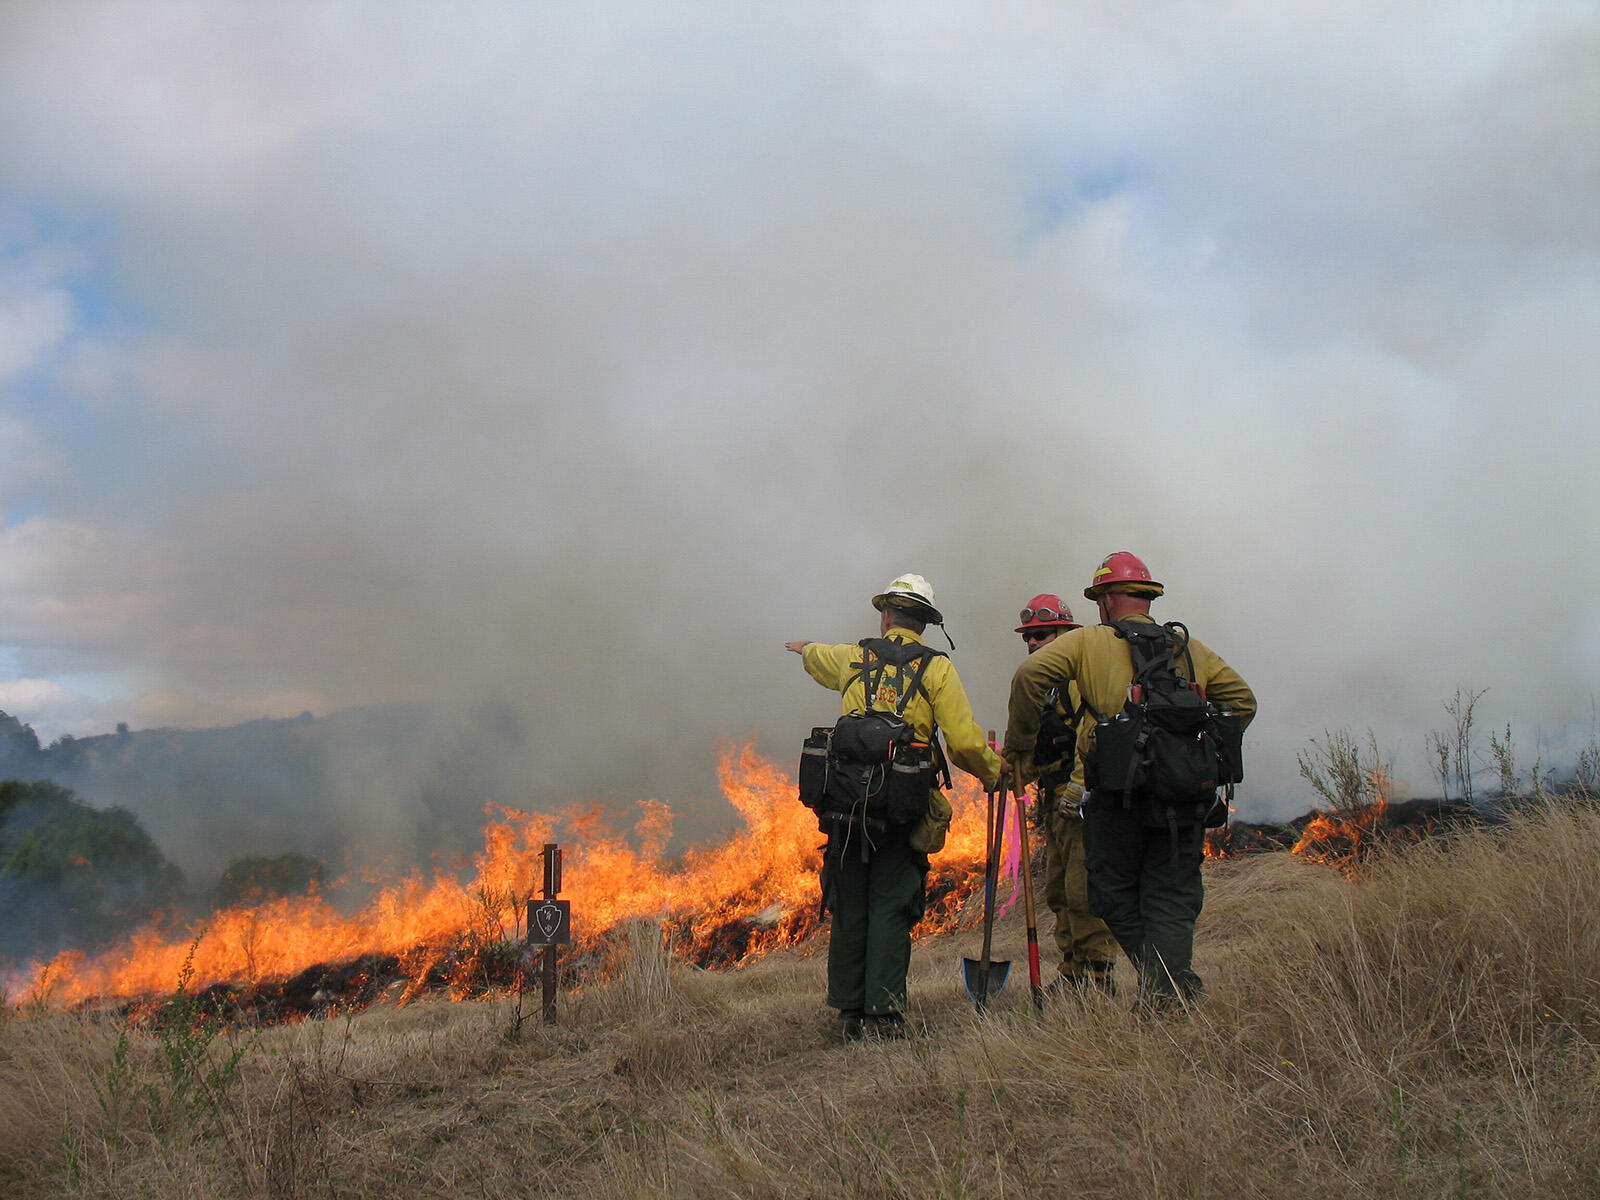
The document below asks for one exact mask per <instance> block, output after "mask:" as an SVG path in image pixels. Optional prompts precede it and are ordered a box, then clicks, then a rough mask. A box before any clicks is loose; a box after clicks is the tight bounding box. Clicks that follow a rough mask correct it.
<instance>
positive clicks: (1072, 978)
mask: <svg viewBox="0 0 1600 1200" xmlns="http://www.w3.org/2000/svg"><path fill="white" fill-rule="evenodd" d="M1020 620H1021V621H1022V624H1021V625H1018V626H1017V628H1016V632H1017V633H1020V634H1021V635H1022V644H1023V645H1024V646H1026V647H1027V648H1028V653H1029V654H1032V653H1034V651H1036V650H1038V649H1040V648H1041V647H1043V646H1048V645H1049V644H1050V643H1051V642H1053V641H1055V640H1056V638H1057V636H1059V635H1060V634H1063V633H1066V632H1067V631H1068V630H1069V629H1078V628H1081V627H1080V626H1079V624H1078V623H1077V622H1076V621H1074V620H1073V619H1072V610H1071V609H1070V608H1068V607H1067V606H1066V605H1065V604H1063V603H1062V601H1061V597H1060V596H1057V595H1055V594H1054V593H1051V592H1041V593H1040V594H1039V595H1037V596H1035V597H1034V598H1033V599H1032V600H1029V601H1028V603H1027V605H1026V607H1024V608H1023V610H1022V612H1021V614H1020ZM1080 716H1081V714H1080V712H1079V704H1078V687H1077V684H1075V683H1072V682H1070V681H1069V682H1068V683H1067V684H1066V685H1065V686H1062V687H1053V688H1051V689H1050V690H1049V691H1048V692H1046V693H1045V703H1044V709H1043V711H1042V712H1041V714H1040V719H1039V734H1038V737H1037V739H1036V740H1035V742H1034V749H1033V771H1034V772H1036V774H1037V797H1038V798H1037V803H1036V804H1035V806H1034V812H1035V814H1036V816H1037V820H1038V822H1039V824H1040V826H1041V827H1042V828H1043V830H1044V835H1045V837H1044V841H1045V856H1044V863H1045V867H1044V899H1045V903H1046V904H1048V905H1049V906H1050V911H1051V912H1053V913H1055V916H1056V928H1055V940H1056V948H1057V949H1058V950H1060V951H1061V966H1060V968H1059V969H1058V974H1057V976H1056V982H1055V984H1054V985H1052V986H1053V988H1054V989H1055V990H1062V989H1065V988H1097V989H1099V990H1101V991H1104V992H1106V993H1108V994H1112V993H1115V991H1116V985H1115V983H1114V982H1113V974H1112V973H1113V971H1114V970H1115V968H1116V964H1117V939H1116V938H1114V937H1112V936H1111V931H1110V930H1109V929H1107V928H1106V923H1105V922H1104V921H1102V920H1100V918H1099V917H1097V916H1095V915H1094V914H1093V913H1092V912H1090V911H1089V873H1088V870H1087V869H1086V866H1085V863H1084V851H1083V813H1082V810H1081V808H1080V807H1079V804H1078V801H1079V800H1081V799H1082V797H1083V786H1082V783H1083V769H1082V767H1081V766H1080V765H1079V763H1078V747H1077V738H1076V728H1077V722H1078V720H1079V718H1080Z"/></svg>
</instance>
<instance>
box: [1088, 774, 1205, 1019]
mask: <svg viewBox="0 0 1600 1200" xmlns="http://www.w3.org/2000/svg"><path fill="white" fill-rule="evenodd" d="M1141 811H1142V806H1141V805H1140V803H1139V802H1138V800H1135V801H1134V804H1133V806H1132V807H1131V808H1124V807H1123V805H1122V796H1121V795H1120V794H1110V795H1108V794H1105V793H1093V794H1091V795H1090V797H1089V799H1088V802H1087V803H1085V805H1084V809H1083V815H1084V834H1085V836H1086V838H1087V850H1088V854H1087V858H1088V864H1089V907H1090V908H1091V909H1092V910H1093V911H1094V914H1095V916H1097V917H1099V918H1100V919H1101V920H1103V921H1104V922H1105V923H1106V925H1107V926H1108V927H1109V928H1110V930H1111V932H1112V934H1113V936H1115V937H1116V939H1117V944H1118V945H1120V946H1121V947H1122V949H1123V952H1124V953H1125V954H1127V956H1128V958H1129V959H1130V960H1132V962H1133V965H1134V966H1135V967H1136V968H1137V969H1138V972H1139V1002H1140V1003H1141V1004H1144V1005H1154V1006H1160V1005H1163V1004H1165V1003H1168V1002H1170V1001H1172V1000H1174V999H1176V998H1178V997H1182V998H1183V999H1186V1000H1187V999H1191V998H1194V997H1198V996H1199V994H1200V992H1201V990H1202V985H1201V981H1200V976H1198V975H1196V974H1195V971H1194V926H1195V922H1196V921H1197V920H1199V918H1200V908H1201V905H1202V904H1203V903H1204V902H1205V885H1204V883H1202V882H1201V879H1200V862H1201V860H1202V858H1203V857H1204V853H1203V851H1202V849H1201V845H1200V840H1199V839H1198V838H1197V837H1196V836H1195V830H1194V827H1193V826H1180V827H1179V829H1178V831H1177V837H1176V838H1174V837H1173V835H1172V833H1171V831H1170V830H1167V829H1164V828H1156V829H1152V828H1147V827H1146V826H1145V825H1144V823H1143V822H1142V821H1141V820H1140V814H1141Z"/></svg>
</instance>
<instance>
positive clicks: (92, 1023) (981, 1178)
mask: <svg viewBox="0 0 1600 1200" xmlns="http://www.w3.org/2000/svg"><path fill="white" fill-rule="evenodd" d="M980 826H981V822H980ZM1597 861H1600V814H1597V813H1596V812H1595V811H1593V810H1591V809H1587V808H1581V807H1572V808H1565V809H1536V810H1530V811H1528V812H1525V813H1521V814H1518V815H1515V816H1513V817H1512V818H1511V819H1510V821H1509V822H1508V823H1507V824H1506V825H1504V826H1503V827H1497V828H1463V829H1461V830H1458V831H1456V832H1455V833H1453V834H1452V835H1451V836H1450V837H1448V838H1439V839H1432V840H1428V841H1425V842H1419V843H1417V844H1414V845H1403V844H1398V843H1392V844H1391V846H1390V848H1389V852H1387V853H1384V854H1379V855H1371V854H1369V855H1368V857H1367V859H1366V866H1365V869H1364V870H1363V871H1362V873H1361V874H1360V875H1359V877H1358V878H1356V879H1355V880H1350V879H1346V878H1345V877H1343V876H1341V875H1340V874H1339V873H1337V872H1335V871H1332V870H1329V869H1327V868H1326V867H1325V866H1321V865H1318V864H1314V863H1310V862H1307V861H1306V860H1304V859H1303V858H1300V857H1296V856H1291V855H1287V854H1263V855H1252V856H1245V857H1233V858H1228V859H1224V860H1221V861H1217V862H1213V863H1211V864H1210V865H1209V866H1208V867H1207V873H1208V879H1209V887H1210V894H1209V897H1208V904H1207V911H1206V915H1205V917H1204V919H1203V923H1202V928H1201V931H1200V940H1199V950H1200V955H1199V965H1200V968H1201V970H1202V972H1203V973H1204V974H1205V975H1206V976H1207V979H1208V982H1209V983H1210V987H1211V991H1210V995H1209V997H1208V999H1207V1000H1206V1002H1205V1003H1204V1004H1203V1005H1202V1006H1200V1007H1199V1008H1198V1009H1197V1010H1196V1011H1194V1012H1192V1013H1190V1014H1188V1015H1186V1016H1179V1017H1175V1018H1171V1019H1168V1020H1165V1021H1161V1022H1156V1023H1142V1022H1140V1021H1137V1020H1135V1019H1134V1017H1133V1016H1132V1015H1131V1014H1130V1013H1129V1012H1128V1011H1127V1009H1126V1007H1125V1004H1124V1003H1122V1002H1107V1001H1099V1000H1096V1001H1094V1002H1091V1003H1089V1004H1079V1003H1077V1002H1071V1001H1068V1002H1062V1003H1057V1004H1055V1005H1054V1006H1053V1007H1051V1008H1050V1009H1049V1010H1048V1011H1047V1012H1046V1014H1045V1015H1044V1018H1043V1019H1042V1020H1040V1019H1037V1018H1035V1016H1034V1015H1033V1013H1032V1010H1031V1008H1030V1007H1029V1005H1028V1004H1027V991H1026V988H1025V987H1024V986H1022V983H1023V982H1024V981H1023V980H1018V979H1016V978H1014V979H1013V983H1012V985H1011V986H1010V987H1009V988H1008V989H1007V991H1006V993H1005V994H1004V995H1003V996H1002V997H1001V998H1000V999H999V1000H998V1001H997V1002H996V1003H995V1004H994V1005H993V1006H992V1008H991V1013H990V1015H989V1016H988V1017H987V1018H984V1019H979V1018H977V1017H976V1016H975V1014H974V1013H973V1012H972V1006H971V1004H970V1002H969V1001H968V1000H967V999H966V997H965V996H964V994H963V993H962V991H961V986H960V984H959V982H958V974H957V972H958V963H959V959H960V956H961V955H962V954H964V953H969V952H971V950H972V948H973V947H972V945H971V943H972V940H973V935H972V934H971V933H970V931H965V932H956V933H938V934H934V935H931V936H930V937H929V938H928V939H926V940H924V941H923V942H921V943H919V945H918V947H917V949H916V951H915V954H914V956H913V974H912V998H913V1006H914V1010H915V1016H916V1018H917V1020H918V1021H919V1022H920V1023H921V1024H922V1025H923V1026H924V1028H925V1033H924V1035H923V1036H922V1037H921V1038H919V1039H918V1040H916V1041H913V1042H910V1043H904V1044H882V1045H871V1044H868V1045H861V1046H851V1047H846V1046H841V1045H836V1044H834V1043H833V1041H832V1040H831V1038H830V1036H829V1033H830V1030H831V1025H830V1023H829V1021H828V1019H827V1017H828V1014H827V1013H826V1011H825V1010H824V1009H822V1007H821V996H822V992H823V975H824V967H823V963H822V959H821V956H820V955H813V954H809V953H807V952H806V948H804V947H801V948H797V949H791V948H777V949H774V950H773V951H771V952H769V953H767V954H765V955H764V956H762V957H759V958H758V959H756V960H754V961H752V962H750V963H749V964H748V965H747V966H746V967H745V968H744V969H743V970H740V971H737V972H708V971H703V970H699V969H696V968H694V967H692V966H689V965H687V964H686V963H684V962H683V961H682V960H681V959H680V958H678V957H677V956H676V955H675V954H674V953H673V952H672V949H671V945H670V943H671V941H672V939H673V937H674V936H675V935H674V933H673V931H672V930H671V929H670V928H668V927H667V926H664V925H663V923H662V922H660V921H658V920H642V919H633V920H628V921H624V922H622V923H620V924H619V925H618V926H617V933H616V936H615V937H614V938H613V939H612V941H611V943H610V944H609V947H608V953H609V954H610V955H611V956H612V963H611V968H610V970H609V972H608V974H609V976H610V977H609V979H608V980H607V981H606V982H603V983H598V984H595V985H593V986H590V987H586V988H584V989H582V990H581V991H579V992H577V993H574V994H572V995H570V996H567V997H564V998H563V1001H562V1010H561V1020H560V1022H559V1023H558V1024H556V1025H554V1026H542V1025H534V1024H527V1025H524V1026H523V1027H522V1037H521V1038H520V1040H513V1039H512V1038H510V1037H508V1036H507V1034H508V1030H509V1029H510V1028H511V1026H512V1024H513V1021H512V1016H513V1006H514V1003H515V1001H514V1000H513V999H511V998H509V997H495V998H489V999H485V1000H483V1001H481V1002H477V1003H466V1004H449V1003H442V1002H437V1001H434V1000H419V1001H418V1002H416V1003H413V1004H410V1005H408V1006H403V1007H402V1006H398V1005H397V1004H395V1003H391V1002H388V1001H387V1000H380V1002H378V1003H375V1004H374V1005H372V1007H370V1008H369V1009H368V1010H367V1011H365V1012H362V1013H359V1014H351V1015H348V1016H346V1017H345V1018H343V1019H340V1020H330V1021H310V1022H300V1023H294V1024H286V1025H279V1026H274V1027H271V1028H266V1029H261V1030H258V1031H256V1032H254V1033H252V1034H245V1033H242V1032H237V1031H235V1032H229V1031H223V1032H221V1033H219V1034H218V1035H217V1037H216V1039H215V1041H214V1042H213V1043H212V1044H211V1046H210V1047H209V1048H208V1049H209V1054H210V1059H209V1061H211V1062H213V1063H218V1062H224V1061H226V1057H227V1056H229V1055H231V1054H233V1053H234V1052H235V1051H237V1050H239V1049H241V1048H242V1049H243V1050H244V1053H243V1054H242V1055H241V1056H240V1057H239V1059H238V1072H237V1075H236V1076H235V1077H234V1078H232V1079H231V1080H224V1081H223V1088H224V1090H223V1092H222V1094H221V1096H220V1097H219V1100H220V1102H219V1104H218V1105H217V1106H216V1107H215V1114H216V1118H215V1120H211V1119H206V1120H201V1119H194V1120H188V1121H185V1120H182V1119H172V1118H171V1116H170V1113H169V1115H168V1116H166V1117H163V1115H162V1114H163V1111H168V1110H163V1109H162V1108H161V1106H160V1101H162V1099H163V1096H164V1092H163V1090H162V1089H164V1088H167V1087H169V1086H170V1084H169V1081H170V1075H169V1071H168V1067H167V1066H166V1065H165V1061H166V1060H164V1058H163V1052H164V1048H165V1043H164V1042H163V1040H162V1035H161V1033H160V1032H159V1031H157V1030H151V1029H141V1030H136V1031H135V1032H134V1033H133V1035H132V1037H131V1041H130V1045H129V1049H128V1051H127V1052H126V1053H125V1054H124V1059H123V1061H124V1064H125V1069H126V1071H127V1072H128V1073H129V1074H128V1086H127V1087H126V1088H125V1089H124V1093H125V1095H127V1096H128V1097H129V1098H130V1099H129V1102H128V1103H127V1104H124V1105H121V1106H109V1105H107V1104H106V1103H105V1102H104V1097H105V1094H106V1086H107V1082H106V1081H107V1079H108V1077H109V1074H110V1073H111V1072H112V1071H113V1064H114V1063H115V1061H116V1054H117V1047H118V1045H119V1041H120V1040H122V1039H124V1037H125V1036H126V1035H125V1031H124V1027H123V1025H122V1023H121V1021H120V1020H118V1019H114V1017H113V1016H112V1015H111V1014H109V1013H107V1012H106V1010H103V1009H93V1008H90V1009H82V1010H79V1011H75V1012H64V1011H59V1010H28V1011H21V1012H19V1011H17V1010H15V1009H12V1010H8V1012H7V1016H6V1018H5V1020H4V1024H3V1025H0V1193H3V1194H6V1195H18V1196H24V1195H25V1196H29V1197H39V1198H41V1200H48V1198H51V1197H57V1196H60V1197H67V1196H71V1197H119V1198H120V1197H128V1196H140V1195H144V1196H162V1197H168V1196H206V1197H221V1198H226V1197H236V1196H237V1197H313V1196H315V1197H346V1196H349V1197H354V1196H361V1197H372V1198H376V1200H382V1198H384V1197H390V1196H393V1197H402V1196H403V1197H408V1198H411V1197H444V1196H451V1197H459V1196H463V1195H471V1196H476V1197H484V1198H486V1200H500V1198H509V1197H514V1196H515V1197H522V1196H529V1195H541V1196H554V1197H562V1196H571V1197H587V1198H593V1200H613V1198H615V1200H621V1198H624V1197H629V1198H632V1197H643V1196H662V1197H667V1196H671V1197H698V1196H707V1197H709V1196H728V1195H737V1196H741V1197H772V1198H774V1200H776V1198H780V1197H781V1198H799V1197H814V1196H820V1195H828V1196H840V1197H863V1198H865V1197H871V1198H878V1197H898V1196H904V1195H929V1196H951V1197H953V1196H962V1197H1000V1196H1007V1197H1018V1196H1046V1195H1051V1196H1053V1195H1081V1196H1088V1197H1097V1198H1101V1197H1103V1198H1110V1197H1126V1196H1184V1197H1192V1198H1197V1200H1202V1198H1209V1197H1227V1198H1229V1200H1234V1198H1236V1197H1247V1196H1260V1197H1278V1196H1295V1197H1305V1198H1307V1200H1323V1198H1327V1200H1333V1198H1334V1197H1338V1198H1340V1200H1345V1198H1347V1197H1349V1196H1374V1197H1424V1196H1451V1197H1513V1196H1514V1197H1573V1198H1575V1200H1576V1198H1578V1197H1589V1196H1593V1195H1595V1194H1597V1193H1600V1147H1597V1146H1596V1144H1595V1142H1594V1140H1593V1138H1592V1136H1591V1133H1590V1131H1591V1129H1592V1128H1593V1126H1594V1124H1595V1122H1596V1118H1597V1116H1600V1113H1597V1111H1596V1110H1597V1097H1600V978H1597V976H1600V966H1597V964H1600V926H1597V923H1596V921H1595V920H1594V917H1593V914H1594V913H1595V912H1596V911H1597V909H1600V872H1597V871H1596V870H1595V863H1596V862H1597ZM1018 908H1020V906H1018ZM997 944H998V949H997V953H998V954H999V955H1000V956H1002V957H1010V958H1012V959H1013V960H1014V961H1016V962H1017V963H1019V964H1020V963H1021V962H1022V961H1024V959H1023V954H1022V950H1023V938H1022V928H1021V914H1020V912H1019V911H1018V910H1017V909H1013V910H1012V912H1011V913H1010V914H1009V915H1008V916H1007V917H1006V918H1005V919H1004V921H1003V922H1002V923H1001V926H1000V929H999V932H998V941H997ZM1014 975H1015V972H1014ZM1123 982H1124V984H1126V983H1127V982H1128V980H1127V979H1126V977H1124V980H1123ZM152 1088H153V1089H154V1090H152Z"/></svg>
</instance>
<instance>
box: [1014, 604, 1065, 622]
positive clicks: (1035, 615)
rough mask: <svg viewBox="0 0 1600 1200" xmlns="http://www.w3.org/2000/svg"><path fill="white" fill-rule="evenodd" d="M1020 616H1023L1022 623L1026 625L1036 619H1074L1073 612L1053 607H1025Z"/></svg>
mask: <svg viewBox="0 0 1600 1200" xmlns="http://www.w3.org/2000/svg"><path fill="white" fill-rule="evenodd" d="M1018 616H1019V617H1020V618H1021V620H1022V623H1023V624H1024V625H1026V624H1027V623H1028V622H1029V621H1032V620H1035V619H1037V620H1040V621H1071V620H1072V614H1071V613H1064V612H1057V611H1056V610H1055V609H1053V608H1025V609H1023V610H1022V612H1021V613H1019V614H1018Z"/></svg>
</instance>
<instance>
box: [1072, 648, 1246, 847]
mask: <svg viewBox="0 0 1600 1200" xmlns="http://www.w3.org/2000/svg"><path fill="white" fill-rule="evenodd" d="M1114 626H1115V628H1116V631H1117V636H1118V637H1120V638H1123V639H1125V640H1126V641H1127V643H1128V653H1129V655H1130V656H1131V657H1132V659H1133V683H1132V685H1131V686H1130V687H1129V688H1128V700H1127V703H1126V704H1124V705H1123V706H1122V711H1121V712H1119V713H1114V714H1111V715H1109V716H1101V715H1100V714H1099V713H1095V712H1094V710H1093V709H1088V711H1089V712H1090V713H1092V714H1093V715H1094V717H1095V748H1094V753H1093V754H1092V755H1090V757H1089V760H1088V761H1087V762H1086V763H1085V772H1084V774H1085V782H1086V784H1087V786H1088V787H1089V788H1090V789H1091V790H1093V791H1096V792H1113V793H1120V794H1121V796H1122V803H1123V806H1124V807H1132V806H1133V805H1134V804H1135V803H1138V804H1139V806H1140V809H1141V819H1142V820H1143V822H1144V823H1145V824H1147V825H1152V826H1156V827H1166V828H1171V829H1174V830H1175V829H1177V828H1179V827H1205V828H1212V827H1215V826H1218V825H1223V824H1226V822H1227V820H1228V800H1229V799H1231V798H1232V795H1233V785H1234V784H1236V783H1238V782H1239V781H1240V780H1242V779H1243V778H1244V762H1243V759H1242V756H1241V744H1242V740H1243V734H1244V729H1243V726H1242V725H1241V724H1240V722H1239V720H1238V718H1237V717H1235V716H1234V715H1233V712H1232V710H1231V709H1229V708H1228V707H1227V706H1226V705H1222V706H1218V705H1215V704H1212V703H1211V702H1210V701H1209V700H1207V699H1206V695H1205V690H1204V688H1202V687H1200V686H1198V685H1196V684H1195V683H1193V682H1191V681H1192V680H1193V678H1194V657H1193V655H1191V654H1190V653H1189V631H1188V629H1187V628H1185V627H1184V626H1183V625H1182V624H1180V623H1179V622H1177V621H1169V622H1167V623H1166V624H1165V625H1156V624H1153V623H1152V622H1149V621H1126V620H1125V621H1117V622H1114ZM1180 656H1182V658H1184V659H1185V660H1187V663H1188V668H1189V674H1188V678H1185V677H1184V676H1182V675H1180V674H1178V672H1177V669H1176V667H1177V663H1178V660H1179V657H1180ZM1085 707H1086V708H1087V707H1088V706H1087V703H1085ZM1220 788H1225V789H1227V790H1226V793H1225V794H1224V795H1219V794H1218V789H1220Z"/></svg>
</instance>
